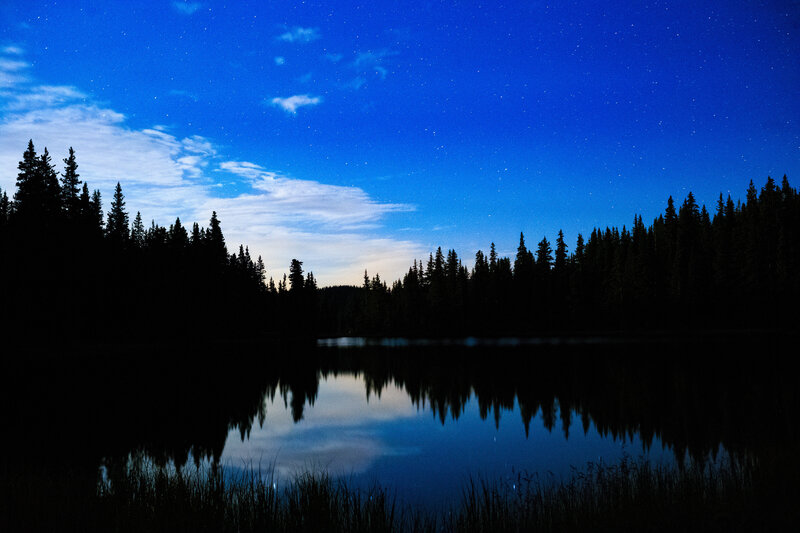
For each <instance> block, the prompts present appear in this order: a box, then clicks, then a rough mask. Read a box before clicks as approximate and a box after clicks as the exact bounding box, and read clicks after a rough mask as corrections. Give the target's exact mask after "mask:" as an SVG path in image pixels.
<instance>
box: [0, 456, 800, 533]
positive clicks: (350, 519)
mask: <svg viewBox="0 0 800 533" xmlns="http://www.w3.org/2000/svg"><path fill="white" fill-rule="evenodd" d="M792 464H794V463H792ZM797 473H798V472H797V469H796V468H794V467H790V466H789V465H786V464H775V463H773V464H760V465H759V464H755V463H754V462H747V461H737V462H722V463H721V464H718V465H717V466H715V467H713V468H712V467H709V466H708V465H706V466H701V465H699V464H696V463H695V464H693V465H692V466H688V467H686V468H683V469H678V468H663V467H657V466H653V465H651V464H648V463H647V462H645V461H641V460H640V461H635V460H629V459H628V460H623V461H622V462H621V463H620V464H617V465H610V466H609V465H598V464H590V465H587V467H585V468H584V469H581V470H576V472H575V474H574V475H573V477H572V478H571V479H570V480H568V481H565V482H552V481H551V480H549V479H547V478H546V477H544V478H542V477H538V476H532V477H529V476H527V475H525V474H520V475H519V477H518V478H517V479H516V480H514V481H512V482H511V483H507V482H502V483H500V482H486V481H481V480H475V481H473V482H471V483H470V484H469V485H467V486H465V487H464V491H463V496H462V498H461V500H460V501H458V502H454V503H453V505H452V506H451V507H449V508H447V509H439V510H435V511H431V510H420V509H415V508H412V507H409V506H405V505H403V504H402V503H401V502H399V501H397V500H396V499H395V498H394V497H393V496H392V493H391V489H387V488H383V487H375V488H372V489H370V490H359V489H352V488H349V487H348V486H347V484H346V483H345V482H341V481H336V480H334V479H332V478H331V477H329V476H328V475H326V474H324V473H321V474H310V473H309V474H301V475H298V476H297V477H295V478H294V479H293V480H290V481H289V482H288V484H287V483H283V484H281V486H278V485H277V484H273V479H271V478H270V477H263V476H260V475H258V473H256V472H250V473H247V474H244V475H241V476H240V477H238V478H236V479H231V478H230V477H228V476H226V475H224V472H223V471H222V469H221V468H216V469H214V468H202V467H201V468H200V469H194V468H191V467H188V468H185V469H184V470H183V471H181V470H178V471H175V470H174V469H170V468H167V467H159V466H155V464H154V463H153V462H152V461H150V460H148V459H143V458H141V457H140V458H138V459H135V460H132V461H130V463H129V464H128V465H127V466H126V467H125V468H121V469H119V471H113V470H109V471H101V472H98V474H97V476H96V477H95V478H94V479H89V478H83V479H82V483H76V481H78V480H77V479H76V478H75V477H74V476H72V475H71V474H70V473H69V472H60V473H57V472H50V473H48V472H39V473H37V474H33V475H32V474H30V473H29V474H28V475H26V476H21V477H18V478H16V479H8V478H7V479H5V482H4V483H3V486H4V494H3V495H2V508H1V509H0V511H1V512H0V516H2V529H3V530H4V531H22V530H41V531H85V532H90V531H118V532H123V531H137V532H138V531H170V532H175V531H192V532H202V531H214V532H218V531H231V532H234V531H235V532H248V531H371V532H374V531H491V532H498V531H590V530H592V531H596V530H607V531H619V530H629V531H645V530H646V531H687V530H692V531H770V530H784V529H786V530H789V529H793V526H796V525H797V524H798V523H799V522H798V518H799V514H800V512H799V511H798V506H797V505H796V499H797V498H796V497H797V489H796V485H795V483H796V480H797V479H798V478H797Z"/></svg>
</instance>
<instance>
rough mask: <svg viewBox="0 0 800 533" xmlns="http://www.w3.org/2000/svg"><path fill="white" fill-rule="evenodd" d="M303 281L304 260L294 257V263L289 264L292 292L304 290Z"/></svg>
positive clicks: (290, 288)
mask: <svg viewBox="0 0 800 533" xmlns="http://www.w3.org/2000/svg"><path fill="white" fill-rule="evenodd" d="M303 282H304V278H303V262H302V261H298V260H297V259H292V263H291V265H290V266H289V290H290V291H292V292H296V291H297V292H299V291H302V290H303Z"/></svg>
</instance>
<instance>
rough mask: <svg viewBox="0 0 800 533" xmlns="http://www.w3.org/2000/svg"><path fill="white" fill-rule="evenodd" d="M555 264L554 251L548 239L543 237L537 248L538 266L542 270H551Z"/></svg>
mask: <svg viewBox="0 0 800 533" xmlns="http://www.w3.org/2000/svg"><path fill="white" fill-rule="evenodd" d="M552 264H553V249H552V248H551V247H550V243H549V242H548V241H547V237H542V240H541V241H539V245H538V246H537V248H536V266H537V267H539V268H540V269H542V270H550V267H551V266H552Z"/></svg>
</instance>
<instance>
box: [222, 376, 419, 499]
mask: <svg viewBox="0 0 800 533" xmlns="http://www.w3.org/2000/svg"><path fill="white" fill-rule="evenodd" d="M366 396H367V394H366V391H365V386H364V380H363V379H361V378H358V377H355V376H353V375H349V374H342V375H339V376H336V377H332V378H329V379H324V380H321V381H320V383H319V391H318V393H317V400H316V401H315V402H314V403H313V405H309V404H306V405H305V406H304V409H303V419H302V421H301V422H299V423H295V422H294V420H293V418H292V414H291V411H290V410H288V409H287V408H286V407H285V406H284V399H283V398H282V397H280V396H276V397H275V398H273V399H271V400H269V401H268V402H267V404H266V405H265V407H266V418H265V421H264V424H263V426H259V424H258V422H257V421H256V422H255V423H254V424H253V429H252V431H251V433H250V436H249V439H248V440H247V441H246V442H242V440H241V436H240V434H239V430H238V429H232V430H231V431H230V433H229V434H228V438H227V440H226V442H225V449H224V450H223V452H222V457H221V461H222V463H223V464H225V465H230V466H231V467H233V468H241V467H242V466H243V465H253V466H257V465H258V464H259V462H261V461H263V462H265V463H269V464H270V465H271V467H272V468H273V469H274V470H273V472H272V473H273V474H275V475H276V476H277V479H276V481H277V482H279V483H280V482H285V481H287V480H291V479H292V478H293V477H294V476H295V475H296V474H297V473H299V472H304V471H307V470H308V469H309V468H314V467H320V468H324V470H325V471H326V472H328V473H330V474H333V475H338V474H354V473H360V472H364V471H366V470H367V469H369V467H370V466H371V465H372V464H373V463H374V461H376V460H378V459H380V457H383V456H386V455H397V454H413V453H419V448H417V447H397V446H390V445H388V444H386V443H384V442H383V440H382V439H381V438H380V433H381V432H380V431H379V430H376V426H380V425H381V424H384V423H392V422H397V421H398V420H408V419H413V418H415V417H417V416H418V415H419V412H418V409H417V407H416V406H415V405H414V404H413V402H412V401H411V400H410V399H409V397H408V394H406V393H405V392H404V391H403V389H402V388H401V387H398V386H387V387H384V388H383V391H382V392H381V396H380V397H379V398H378V397H375V396H373V397H372V399H371V400H370V401H369V403H368V402H367V401H366V399H365V397H366ZM312 435H313V437H310V436H312Z"/></svg>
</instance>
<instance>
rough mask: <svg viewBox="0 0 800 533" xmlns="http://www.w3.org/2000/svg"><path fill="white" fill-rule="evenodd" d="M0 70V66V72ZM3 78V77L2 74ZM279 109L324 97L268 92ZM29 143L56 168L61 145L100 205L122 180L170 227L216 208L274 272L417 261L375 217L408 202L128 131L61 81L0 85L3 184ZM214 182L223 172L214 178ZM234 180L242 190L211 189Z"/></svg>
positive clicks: (156, 131) (340, 271)
mask: <svg viewBox="0 0 800 533" xmlns="http://www.w3.org/2000/svg"><path fill="white" fill-rule="evenodd" d="M0 74H1V72H0ZM0 79H2V78H0ZM277 100H278V101H279V102H280V103H278V102H275V105H280V106H281V107H282V108H284V109H286V110H287V111H288V112H294V111H295V110H296V109H297V107H300V106H302V105H313V104H317V103H319V102H320V101H321V99H320V98H318V97H310V96H308V95H302V96H293V97H290V98H286V99H277ZM28 139H33V141H34V144H35V146H36V149H37V151H38V152H41V151H42V150H43V149H44V148H45V147H47V148H48V149H49V150H50V153H51V154H52V158H53V161H54V162H55V163H56V168H57V169H58V170H61V169H63V164H62V163H61V159H62V158H63V157H66V152H67V150H68V148H69V147H70V146H72V147H74V148H75V151H76V155H77V159H78V165H79V169H78V171H79V173H80V175H81V179H82V180H85V181H86V182H88V184H89V186H90V187H91V188H92V189H95V188H96V189H100V191H101V193H102V196H103V199H104V201H105V203H106V206H107V205H108V201H109V200H110V199H111V196H112V192H113V188H114V186H115V185H116V183H117V181H119V182H121V184H122V188H123V192H124V194H125V197H126V203H127V207H128V209H129V212H130V213H132V214H133V213H136V211H141V213H142V216H143V217H144V219H145V221H149V220H150V219H154V220H155V221H156V223H158V224H161V225H168V224H170V223H171V222H173V221H174V220H175V217H177V216H179V217H180V218H181V220H182V221H184V222H185V223H187V224H188V223H191V222H193V221H197V222H199V223H200V224H201V225H207V224H208V219H209V218H210V214H211V211H212V210H215V211H217V213H218V214H219V216H220V220H221V221H222V226H223V231H224V232H225V236H226V239H227V242H228V245H229V247H230V248H232V249H235V248H236V247H238V245H239V243H244V244H247V245H249V246H250V250H251V253H252V254H253V255H254V256H257V255H261V256H262V257H263V259H264V261H265V263H266V265H267V268H268V272H269V275H272V276H274V277H275V278H276V279H278V278H280V277H281V276H282V274H283V272H284V271H285V270H286V269H287V268H288V265H289V262H290V261H291V259H292V258H298V259H300V260H302V261H304V268H305V269H306V270H309V271H314V274H315V276H316V277H317V279H318V281H319V283H320V284H322V285H326V284H328V285H329V284H338V283H350V284H356V285H358V284H360V281H361V276H363V271H364V268H367V269H368V270H369V272H370V274H374V273H380V274H381V276H382V277H383V278H385V279H395V278H396V277H399V276H401V275H402V274H403V273H404V272H405V271H406V270H407V268H408V265H409V263H410V261H411V260H413V258H415V257H420V256H421V255H422V253H423V250H422V247H421V246H419V245H418V244H417V243H414V242H411V241H404V240H395V239H393V238H388V237H385V236H381V235H380V223H381V221H382V219H383V218H384V217H386V216H388V215H391V214H392V213H396V212H400V211H408V210H410V209H411V207H410V206H407V205H402V204H393V203H382V202H379V201H378V200H376V199H374V198H372V197H371V196H370V195H369V194H368V193H367V192H366V191H364V190H362V189H360V188H356V187H344V186H338V185H329V184H325V183H321V182H319V181H316V180H303V179H295V178H290V177H286V176H282V175H280V174H277V173H274V172H270V171H269V170H267V169H266V168H265V167H263V166H261V165H258V164H255V163H250V162H242V161H226V160H224V159H222V156H221V155H220V154H219V149H218V148H217V147H216V146H215V145H214V143H213V142H212V141H211V140H210V139H206V138H204V137H201V136H199V135H190V136H187V137H180V136H177V135H175V134H174V133H172V132H171V130H170V129H169V128H168V127H166V126H160V125H153V126H152V127H150V128H144V129H136V128H131V127H130V126H129V125H128V124H127V121H126V117H125V116H124V115H123V114H121V113H118V112H116V111H114V110H113V109H109V108H108V107H105V106H100V105H97V103H96V102H94V101H92V100H91V98H90V97H88V96H87V95H86V94H85V93H83V92H81V91H80V90H79V89H77V88H75V87H70V86H58V85H39V86H36V85H33V84H31V83H26V84H19V83H17V82H16V81H14V82H12V83H11V85H9V86H8V88H6V89H4V90H3V91H0V187H2V188H3V189H4V190H8V191H13V190H14V187H15V182H16V169H17V163H18V162H19V160H20V158H21V156H22V152H23V151H24V150H25V147H26V144H27V142H28ZM220 178H221V179H220ZM231 181H234V182H236V183H237V184H238V185H239V186H244V187H245V190H246V191H247V192H244V193H240V194H238V195H237V196H234V197H227V198H220V197H217V196H216V195H218V194H219V193H220V191H224V190H225V187H219V185H220V184H221V182H225V183H226V184H227V183H229V182H231Z"/></svg>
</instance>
